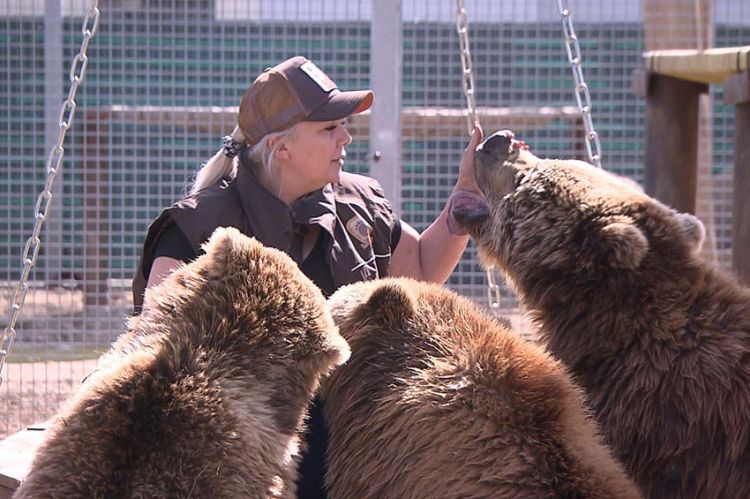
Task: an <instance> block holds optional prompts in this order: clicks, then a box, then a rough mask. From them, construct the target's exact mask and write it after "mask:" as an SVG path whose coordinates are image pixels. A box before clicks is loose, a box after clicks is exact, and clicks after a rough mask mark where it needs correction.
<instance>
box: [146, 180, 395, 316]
mask: <svg viewBox="0 0 750 499" xmlns="http://www.w3.org/2000/svg"><path fill="white" fill-rule="evenodd" d="M172 224H177V226H178V227H179V229H180V231H181V232H182V233H183V234H184V235H185V237H186V239H187V241H188V243H189V244H190V246H191V248H192V249H193V251H194V252H195V254H196V255H198V254H201V253H202V250H201V244H202V243H203V242H205V241H206V240H208V238H209V237H210V236H211V234H212V233H213V231H214V229H216V228H217V227H224V226H231V227H236V228H237V229H239V230H240V231H241V232H243V233H244V234H247V235H251V236H254V237H255V238H257V239H258V240H259V241H260V242H262V243H263V244H265V245H266V246H271V247H274V248H277V249H280V250H282V251H284V252H286V253H287V254H288V255H290V256H291V257H292V258H293V259H294V260H295V261H296V262H297V263H298V264H301V263H302V237H303V236H304V233H305V231H306V228H307V227H308V226H310V225H317V226H318V227H319V228H320V229H321V231H325V233H326V235H327V236H328V237H326V238H325V241H326V247H325V249H324V254H325V258H326V263H327V265H328V267H329V268H330V271H331V275H332V278H333V281H334V284H335V285H336V287H339V286H343V285H344V284H349V283H353V282H358V281H365V280H370V279H375V278H378V277H384V276H386V275H387V274H388V266H389V263H390V256H391V242H392V238H393V236H394V231H395V232H398V230H399V229H400V226H399V220H398V218H397V217H396V216H395V215H394V213H393V210H392V208H391V205H390V203H389V202H388V200H387V199H386V198H385V195H384V193H383V190H382V188H381V187H380V184H378V182H377V181H376V180H374V179H372V178H369V177H365V176H362V175H356V174H352V173H346V172H342V173H341V177H340V180H339V182H337V183H336V184H329V185H327V186H325V187H324V188H323V189H321V190H319V191H315V192H312V193H310V194H309V195H307V196H305V197H303V198H302V199H300V200H299V201H297V202H296V203H294V204H293V205H292V206H289V205H287V204H286V203H284V202H283V201H281V200H280V199H278V198H277V197H276V196H274V195H273V194H272V193H270V192H269V191H268V190H266V189H265V188H264V187H263V186H262V185H261V184H260V183H258V182H257V181H256V179H255V177H254V175H253V174H252V173H251V172H250V171H249V169H247V168H245V167H243V166H240V168H239V171H238V172H237V176H236V177H235V178H234V179H232V180H224V181H222V182H219V183H218V184H216V185H214V186H211V187H209V188H207V189H205V190H203V191H201V192H199V193H197V194H195V195H193V196H190V197H187V198H185V199H183V200H181V201H178V202H177V203H175V204H174V205H173V206H171V207H169V208H167V209H165V210H164V211H162V213H161V214H160V215H159V216H158V217H157V218H156V220H154V222H153V223H152V224H151V226H150V227H149V229H148V232H147V235H146V240H145V242H144V247H143V254H142V257H141V261H140V263H139V265H138V268H137V269H136V273H135V277H134V278H133V303H134V307H135V310H136V312H139V311H140V309H141V307H142V305H143V293H144V291H145V288H146V282H147V279H148V271H149V269H150V264H151V262H153V259H154V251H155V249H156V245H157V243H158V241H159V238H160V236H161V235H162V234H163V233H164V232H165V231H166V230H167V229H169V227H170V226H171V225H172ZM144 264H148V268H144Z"/></svg>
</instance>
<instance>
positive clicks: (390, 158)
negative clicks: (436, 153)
mask: <svg viewBox="0 0 750 499" xmlns="http://www.w3.org/2000/svg"><path fill="white" fill-rule="evenodd" d="M372 4H373V5H372V25H371V29H370V37H371V40H372V43H371V44H370V47H372V49H371V50H372V52H371V54H370V85H371V86H372V89H373V91H374V92H375V101H374V103H373V105H372V114H371V116H370V175H371V176H372V177H373V178H375V179H377V180H378V181H379V182H380V184H381V185H382V186H383V190H384V191H385V194H386V196H387V197H388V199H390V201H391V203H392V204H393V206H394V208H396V210H398V211H400V208H401V135H402V133H401V74H402V66H403V62H402V60H403V58H402V50H403V49H402V46H403V44H402V38H403V34H402V21H401V19H402V8H401V0H378V1H377V2H373V3H372Z"/></svg>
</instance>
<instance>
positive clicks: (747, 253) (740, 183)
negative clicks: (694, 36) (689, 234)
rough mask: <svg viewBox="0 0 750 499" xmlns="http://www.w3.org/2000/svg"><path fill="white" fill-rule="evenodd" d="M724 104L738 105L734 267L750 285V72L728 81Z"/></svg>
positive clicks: (733, 227)
mask: <svg viewBox="0 0 750 499" xmlns="http://www.w3.org/2000/svg"><path fill="white" fill-rule="evenodd" d="M724 102H725V103H726V104H733V105H734V184H733V198H732V220H733V223H732V267H733V268H734V271H735V272H736V273H737V275H738V276H739V278H740V281H742V282H743V283H744V284H746V285H750V223H749V222H748V220H750V196H748V194H747V193H748V192H750V140H748V137H750V72H748V71H746V72H744V73H740V74H739V75H736V76H732V77H730V78H727V81H726V82H725V83H724Z"/></svg>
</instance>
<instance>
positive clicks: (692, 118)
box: [644, 74, 708, 213]
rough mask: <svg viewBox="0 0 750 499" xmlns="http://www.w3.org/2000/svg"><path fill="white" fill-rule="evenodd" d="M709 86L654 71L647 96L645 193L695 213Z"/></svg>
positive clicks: (677, 207) (650, 78) (684, 210)
mask: <svg viewBox="0 0 750 499" xmlns="http://www.w3.org/2000/svg"><path fill="white" fill-rule="evenodd" d="M705 92H708V85H705V84H702V83H693V82H688V81H683V80H679V79H676V78H671V77H669V76H662V75H656V74H651V75H650V77H649V79H648V90H647V97H646V103H647V106H646V164H645V171H644V176H645V178H644V181H645V182H644V183H645V189H646V193H648V194H649V195H651V196H654V197H656V198H657V199H659V200H660V201H662V202H663V203H665V204H667V205H669V206H671V207H673V208H675V209H677V210H679V211H682V212H686V213H695V203H696V197H695V194H696V188H697V172H698V107H699V98H700V95H701V94H702V93H705Z"/></svg>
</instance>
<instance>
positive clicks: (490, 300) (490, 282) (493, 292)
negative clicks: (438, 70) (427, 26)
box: [456, 0, 501, 312]
mask: <svg viewBox="0 0 750 499" xmlns="http://www.w3.org/2000/svg"><path fill="white" fill-rule="evenodd" d="M456 32H457V33H458V42H459V46H460V51H461V84H462V87H463V90H464V96H465V97H466V108H467V110H468V113H467V114H466V128H467V129H468V132H469V135H471V134H472V133H474V126H475V125H477V124H478V123H479V119H478V118H477V102H476V94H475V92H474V88H475V87H474V67H473V66H472V63H471V49H470V47H469V16H468V15H467V14H466V9H465V8H464V3H463V0H456ZM500 299H501V296H500V286H499V285H498V284H497V280H496V279H495V269H494V268H493V267H487V304H488V305H489V308H490V310H491V311H492V312H497V311H498V310H499V309H500Z"/></svg>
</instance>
